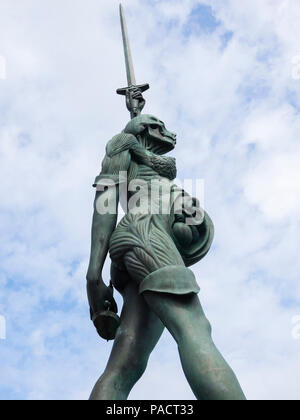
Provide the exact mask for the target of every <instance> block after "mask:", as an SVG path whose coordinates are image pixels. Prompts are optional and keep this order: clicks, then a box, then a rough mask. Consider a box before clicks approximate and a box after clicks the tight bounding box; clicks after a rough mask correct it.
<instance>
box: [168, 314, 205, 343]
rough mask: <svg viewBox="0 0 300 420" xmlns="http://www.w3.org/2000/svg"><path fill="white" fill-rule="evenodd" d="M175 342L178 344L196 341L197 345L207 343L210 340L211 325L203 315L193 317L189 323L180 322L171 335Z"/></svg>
mask: <svg viewBox="0 0 300 420" xmlns="http://www.w3.org/2000/svg"><path fill="white" fill-rule="evenodd" d="M173 336H174V338H175V340H176V342H177V344H178V345H179V346H180V345H182V344H184V343H187V342H194V341H195V342H197V343H198V345H202V344H203V343H208V342H210V341H211V340H212V327H211V324H210V322H209V321H208V319H207V318H206V317H205V316H201V317H200V318H197V319H193V320H192V321H191V322H190V323H189V325H188V324H182V325H180V326H178V327H177V328H176V334H175V335H173Z"/></svg>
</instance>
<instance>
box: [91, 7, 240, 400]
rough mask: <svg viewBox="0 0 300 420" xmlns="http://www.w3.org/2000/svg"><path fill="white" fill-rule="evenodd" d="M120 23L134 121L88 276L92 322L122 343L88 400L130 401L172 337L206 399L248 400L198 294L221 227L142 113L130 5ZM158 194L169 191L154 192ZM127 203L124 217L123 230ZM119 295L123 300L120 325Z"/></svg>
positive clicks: (113, 159)
mask: <svg viewBox="0 0 300 420" xmlns="http://www.w3.org/2000/svg"><path fill="white" fill-rule="evenodd" d="M120 16H121V28H122V35H123V44H124V52H125V63H126V71H127V81H128V87H126V88H122V89H118V91H117V93H118V94H120V95H124V96H125V98H126V106H127V108H128V110H129V111H130V115H131V120H130V121H129V122H128V124H127V125H126V127H125V129H123V130H122V131H121V132H120V133H119V134H117V135H116V136H114V137H113V138H112V139H111V140H110V141H109V142H108V143H107V146H106V154H105V157H104V160H103V162H102V169H101V172H100V174H99V175H98V176H97V177H96V179H95V182H94V187H95V188H96V197H95V203H94V216H93V222H92V240H91V242H92V245H91V255H90V262H89V268H88V273H87V293H88V299H89V305H90V312H91V319H92V321H93V323H94V325H95V327H96V329H97V332H98V334H99V335H100V336H101V337H102V338H103V339H105V340H114V344H113V348H112V351H111V354H110V357H109V360H108V363H107V366H106V369H105V371H104V373H103V374H102V375H101V377H100V379H99V380H98V381H97V383H96V385H95V387H94V389H93V391H92V394H91V397H90V399H91V400H126V399H127V398H128V396H129V394H130V392H131V390H132V388H133V387H134V385H135V384H136V383H137V382H138V380H139V379H140V378H141V376H142V375H143V373H144V372H145V370H146V367H147V363H148V359H149V356H150V354H151V352H152V351H153V350H154V348H155V346H156V344H157V343H158V341H159V339H160V337H161V335H162V333H163V331H164V330H165V328H166V329H167V330H168V331H169V333H170V334H171V335H172V337H173V338H174V345H175V344H176V345H177V346H178V351H179V355H180V360H181V364H182V368H183V371H184V374H185V376H186V379H187V381H188V383H189V385H190V387H191V389H192V391H193V393H194V394H195V397H196V398H197V399H198V400H244V399H245V396H244V393H243V391H242V389H241V387H240V385H239V382H238V380H237V378H236V376H235V374H234V372H233V371H232V369H231V368H230V367H229V365H228V364H227V362H226V361H225V360H224V358H223V357H222V355H221V354H220V352H219V351H218V350H217V348H216V346H215V344H214V342H213V340H212V336H211V326H210V323H209V321H208V320H207V318H206V316H205V314H204V312H203V309H202V306H201V304H200V300H199V297H198V294H199V292H200V288H199V286H198V283H197V281H196V278H195V275H194V273H193V271H192V270H191V269H190V268H189V267H191V266H192V265H194V264H196V263H197V262H199V261H200V260H201V259H203V258H204V257H205V256H206V254H207V253H208V251H209V249H210V247H211V244H212V241H213V237H214V227H213V222H212V220H211V219H210V217H209V215H208V214H207V213H206V212H205V211H204V210H203V209H202V208H201V206H200V204H199V202H198V200H197V199H196V198H194V197H190V196H189V195H188V194H187V193H186V192H185V191H183V190H182V189H181V188H179V187H177V186H176V185H175V184H174V179H175V178H176V174H177V169H176V160H175V159H174V158H173V157H170V156H167V154H168V153H169V152H171V151H172V150H173V149H174V148H175V146H176V141H177V138H176V134H174V133H172V132H171V131H169V130H168V129H167V128H166V126H165V124H164V122H163V121H161V120H160V119H159V118H157V117H155V116H153V115H148V114H142V110H143V108H144V106H145V100H144V98H143V92H145V91H146V90H147V89H149V85H148V84H143V85H137V83H136V79H135V75H134V68H133V63H132V56H131V51H130V46H129V38H128V31H127V27H126V22H125V16H124V10H123V7H122V5H120ZM157 185H159V186H160V187H161V186H162V187H163V188H157V189H156V190H155V191H154V189H155V188H156V186H157ZM132 186H134V188H133V187H132ZM124 191H125V194H124ZM137 191H138V193H137ZM137 194H138V200H135V196H136V195H137ZM149 195H151V199H150V200H149ZM124 196H125V207H126V212H125V216H124V217H123V219H122V220H121V221H120V222H119V223H117V219H118V214H117V213H118V204H119V202H122V205H123V206H124ZM104 203H106V204H104ZM107 203H109V205H108V206H107ZM132 203H134V204H132ZM105 206H106V207H105ZM103 209H104V210H105V211H103ZM108 254H109V256H110V259H111V281H110V285H109V286H106V284H105V283H104V280H103V278H102V270H103V266H104V263H105V260H106V258H107V255H108ZM199 280H201V279H199ZM114 288H115V289H116V290H117V291H118V292H119V293H120V294H121V295H122V297H123V301H124V303H123V308H122V312H121V315H120V318H119V316H118V315H117V313H118V308H117V304H116V302H115V300H114V298H113V289H114Z"/></svg>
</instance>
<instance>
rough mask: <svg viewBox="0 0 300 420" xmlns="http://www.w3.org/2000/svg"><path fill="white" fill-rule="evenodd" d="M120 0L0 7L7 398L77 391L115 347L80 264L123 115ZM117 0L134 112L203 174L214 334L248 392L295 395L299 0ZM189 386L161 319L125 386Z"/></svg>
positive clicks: (2, 348)
mask: <svg viewBox="0 0 300 420" xmlns="http://www.w3.org/2000/svg"><path fill="white" fill-rule="evenodd" d="M118 3H119V1H118V0H62V1H61V0H60V1H58V0H43V1H38V0H2V1H1V4H0V28H1V30H0V31H1V37H0V56H1V58H0V67H1V69H0V176H1V183H0V195H1V199H0V234H1V242H0V323H1V325H0V332H1V334H0V336H2V338H3V335H4V334H3V332H4V328H3V327H4V320H6V340H2V339H0V372H1V375H0V398H1V399H87V398H88V396H89V393H90V391H91V389H92V387H93V385H94V383H95V381H96V379H97V378H98V376H99V375H100V374H101V373H102V371H103V369H104V367H105V364H106V360H107V358H108V355H109V352H110V348H111V345H110V344H106V343H105V342H104V341H100V339H99V338H98V336H97V335H96V332H95V331H94V328H93V326H92V324H91V322H90V320H89V313H88V306H87V302H86V295H85V274H86V269H87V263H88V254H89V247H90V244H89V241H90V225H91V215H92V203H93V198H94V191H93V189H92V188H91V185H92V183H93V180H94V176H95V175H97V174H98V172H99V169H100V165H101V160H102V158H103V155H104V147H105V144H106V142H107V141H108V140H109V139H110V138H111V137H112V136H113V135H115V134H116V133H118V132H120V131H121V130H122V129H123V128H124V126H125V124H126V123H127V121H128V118H129V115H128V112H127V110H126V108H125V105H124V99H123V98H122V97H119V96H117V95H116V94H115V90H116V89H117V88H119V87H123V86H125V85H126V77H125V68H124V63H123V55H122V54H123V53H122V43H121V34H120V27H119V16H118ZM123 4H124V6H125V8H126V15H127V20H128V26H129V31H130V37H131V42H132V50H133V55H134V61H135V67H136V73H137V74H136V75H137V81H138V83H145V82H149V83H150V84H151V90H150V91H149V92H147V93H146V95H145V96H146V99H147V108H145V111H147V112H148V113H153V114H155V115H157V116H158V117H160V118H161V119H163V120H164V121H165V122H166V124H167V127H169V128H170V130H171V131H175V132H177V134H178V147H177V149H176V151H175V152H173V155H174V156H176V158H177V162H178V170H179V175H180V179H182V180H183V179H184V178H191V179H196V178H203V179H204V181H205V207H206V210H207V211H208V212H209V213H210V215H211V217H212V218H213V220H214V222H215V227H216V238H215V243H214V247H213V249H212V250H211V252H210V254H209V255H208V256H207V257H206V259H205V260H204V261H202V262H201V263H199V264H198V265H197V266H195V268H194V271H195V273H196V275H197V279H198V282H199V285H200V286H201V294H200V299H201V302H202V304H203V306H204V308H205V311H206V313H207V316H208V318H209V319H210V321H211V323H212V325H213V331H214V332H213V334H214V340H215V342H216V344H217V345H218V347H219V348H220V350H221V351H222V353H223V354H224V356H225V357H226V359H227V360H228V361H229V363H230V364H231V366H232V367H233V368H234V370H235V371H236V373H237V375H238V377H239V379H240V382H241V384H242V386H243V388H244V390H245V393H246V395H247V397H248V398H249V399H300V389H299V381H300V339H298V340H297V338H300V326H299V323H300V322H299V321H300V319H299V318H300V317H299V315H300V283H299V272H300V258H299V255H298V252H299V237H300V216H299V214H300V202H299V199H298V196H299V193H300V138H299V133H300V120H299V111H300V96H299V93H300V45H299V39H300V26H299V21H300V4H299V0H243V1H240V0H201V1H197V0H159V1H157V0H124V1H123ZM4 63H6V69H4ZM4 70H6V71H4ZM5 73H6V75H5ZM5 76H6V77H5ZM105 277H106V279H107V280H108V267H106V269H105ZM118 300H119V298H118ZM119 302H120V303H121V301H120V300H119ZM297 322H298V324H297ZM189 398H194V397H193V394H192V393H191V391H190V389H189V387H188V385H187V383H186V381H185V378H184V376H183V373H182V371H181V367H180V363H179V358H178V355H177V350H176V346H175V344H174V343H173V341H172V339H171V338H170V336H169V334H168V333H165V334H164V336H163V337H162V339H161V341H160V343H159V345H158V346H157V348H156V350H155V351H154V353H153V355H152V357H151V359H150V362H149V366H148V371H147V373H146V374H145V376H144V377H143V378H142V380H141V381H140V382H139V384H138V385H137V386H136V387H135V389H134V390H133V392H132V394H131V399H189Z"/></svg>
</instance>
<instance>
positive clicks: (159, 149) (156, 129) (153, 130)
mask: <svg viewBox="0 0 300 420" xmlns="http://www.w3.org/2000/svg"><path fill="white" fill-rule="evenodd" d="M147 143H149V145H150V144H151V149H156V150H155V152H156V153H158V154H164V153H168V152H170V151H171V150H173V149H174V147H175V145H176V134H174V133H171V132H170V131H168V130H167V129H166V126H165V124H164V123H163V122H162V121H160V120H159V119H158V118H155V117H152V119H151V121H150V124H149V125H147Z"/></svg>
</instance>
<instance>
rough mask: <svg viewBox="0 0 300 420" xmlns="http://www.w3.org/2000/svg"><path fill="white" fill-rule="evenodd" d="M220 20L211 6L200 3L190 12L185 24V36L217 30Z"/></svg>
mask: <svg viewBox="0 0 300 420" xmlns="http://www.w3.org/2000/svg"><path fill="white" fill-rule="evenodd" d="M219 25H220V22H219V21H218V20H217V19H216V17H215V15H214V13H213V10H212V8H211V7H210V6H206V5H204V4H198V5H197V6H196V7H195V8H194V9H193V10H192V12H191V13H190V15H189V18H188V21H187V23H186V24H185V25H184V28H183V32H184V35H185V36H190V35H194V34H195V35H201V34H210V33H212V32H214V31H215V30H216V28H217V27H218V26H219Z"/></svg>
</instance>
